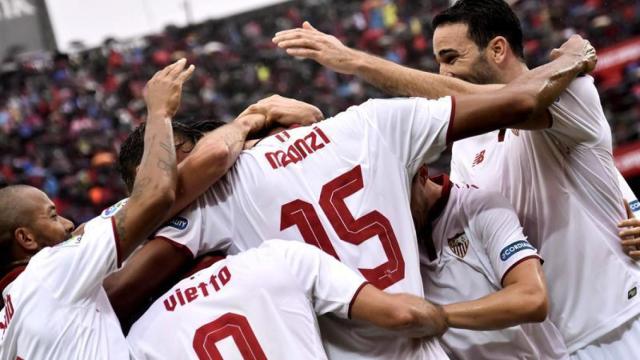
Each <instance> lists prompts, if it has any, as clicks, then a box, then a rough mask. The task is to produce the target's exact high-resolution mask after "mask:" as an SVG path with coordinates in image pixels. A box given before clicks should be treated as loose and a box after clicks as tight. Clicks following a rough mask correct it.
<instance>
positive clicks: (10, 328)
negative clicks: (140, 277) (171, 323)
mask: <svg viewBox="0 0 640 360" xmlns="http://www.w3.org/2000/svg"><path fill="white" fill-rule="evenodd" d="M122 205H123V202H121V203H118V204H116V205H114V206H113V207H111V208H110V209H107V210H105V212H103V214H102V215H101V216H100V217H96V218H94V219H93V220H91V221H89V222H88V223H87V224H86V225H85V227H84V233H83V234H82V235H81V236H75V237H73V238H71V239H70V240H67V241H65V242H63V243H61V244H59V245H56V246H53V247H47V248H44V249H42V250H40V252H38V253H37V254H36V255H35V256H34V257H32V258H31V259H30V260H29V265H27V267H26V269H25V270H24V271H23V272H22V273H21V274H20V275H18V277H17V278H16V279H15V280H14V281H13V282H11V283H10V284H9V285H8V286H7V287H6V288H5V290H4V291H3V293H2V296H3V299H4V302H5V307H4V308H3V309H2V310H1V311H0V321H1V323H0V334H1V335H0V336H1V338H0V359H11V360H13V359H17V358H21V359H26V360H30V359H48V360H56V359H60V360H73V359H78V360H84V359H113V360H121V359H128V358H129V352H128V350H127V343H126V340H125V338H124V335H123V334H122V330H121V328H120V323H119V322H118V318H117V317H116V314H115V312H114V311H113V308H112V307H111V304H110V303H109V299H108V298H107V294H106V292H105V291H104V288H103V287H102V281H103V280H104V278H105V277H106V276H107V275H109V274H110V273H111V272H113V271H115V270H116V269H117V268H118V266H119V265H120V261H121V258H120V254H119V244H118V239H117V235H116V232H115V225H114V223H113V220H112V219H113V218H112V217H111V216H112V215H113V214H115V212H117V210H118V209H119V208H120V207H121V206H122Z"/></svg>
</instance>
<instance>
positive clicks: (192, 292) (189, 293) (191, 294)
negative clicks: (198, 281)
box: [184, 286, 198, 302]
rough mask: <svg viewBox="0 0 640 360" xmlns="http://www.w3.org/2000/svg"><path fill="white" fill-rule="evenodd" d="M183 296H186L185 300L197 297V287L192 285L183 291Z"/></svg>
mask: <svg viewBox="0 0 640 360" xmlns="http://www.w3.org/2000/svg"><path fill="white" fill-rule="evenodd" d="M184 296H185V297H186V298H187V302H192V301H193V300H195V299H197V298H198V289H197V288H196V287H195V286H192V287H190V288H188V289H186V290H185V291H184Z"/></svg>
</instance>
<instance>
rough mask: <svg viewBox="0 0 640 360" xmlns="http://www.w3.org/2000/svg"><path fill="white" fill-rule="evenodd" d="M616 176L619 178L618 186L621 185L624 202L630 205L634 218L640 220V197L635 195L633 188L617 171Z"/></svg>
mask: <svg viewBox="0 0 640 360" xmlns="http://www.w3.org/2000/svg"><path fill="white" fill-rule="evenodd" d="M616 175H617V176H618V184H619V185H620V191H622V197H623V199H624V201H626V202H627V203H628V204H629V207H630V208H631V211H632V212H633V216H635V217H636V218H639V219H640V202H639V201H638V197H637V196H636V194H634V193H633V190H631V187H630V186H629V184H627V181H626V180H625V179H624V177H623V176H622V174H620V171H618V170H617V169H616Z"/></svg>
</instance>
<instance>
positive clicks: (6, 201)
mask: <svg viewBox="0 0 640 360" xmlns="http://www.w3.org/2000/svg"><path fill="white" fill-rule="evenodd" d="M72 231H73V223H72V222H71V221H69V220H67V219H65V218H64V217H62V216H60V215H58V214H57V212H56V207H55V205H54V203H53V202H52V201H51V199H49V197H48V196H47V195H46V194H45V193H43V192H42V191H40V190H38V189H36V188H34V187H32V186H27V185H11V186H7V187H5V188H2V189H0V267H1V268H2V269H3V270H4V268H6V266H7V265H9V264H10V263H11V262H14V261H18V260H23V259H26V258H29V257H30V256H32V255H34V254H35V253H37V252H38V251H39V250H40V249H42V248H43V247H46V246H53V245H56V244H59V243H61V242H63V241H65V240H66V239H68V238H69V236H70V235H71V232H72Z"/></svg>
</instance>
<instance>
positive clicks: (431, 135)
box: [356, 97, 455, 175]
mask: <svg viewBox="0 0 640 360" xmlns="http://www.w3.org/2000/svg"><path fill="white" fill-rule="evenodd" d="M356 109H357V111H359V112H360V113H361V114H363V117H364V119H365V120H366V121H367V122H368V124H369V125H370V126H372V127H373V128H374V129H376V130H377V132H378V133H379V135H380V136H381V140H382V142H384V143H385V144H386V145H387V147H388V148H389V149H390V151H392V152H393V153H394V154H395V155H396V156H398V158H399V160H400V162H401V163H402V164H404V165H405V166H406V167H407V169H408V170H409V173H410V174H411V175H413V174H415V173H416V171H417V169H418V168H419V167H420V165H422V164H423V163H430V162H433V161H435V160H437V159H438V158H439V157H440V154H441V153H442V152H443V151H444V150H445V149H446V148H447V145H448V142H449V139H448V131H449V127H450V124H452V123H453V118H454V116H455V99H454V98H453V97H444V98H441V99H438V100H427V99H423V98H409V99H402V98H397V99H376V100H369V101H367V102H366V103H364V104H362V105H360V106H358V107H356Z"/></svg>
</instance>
